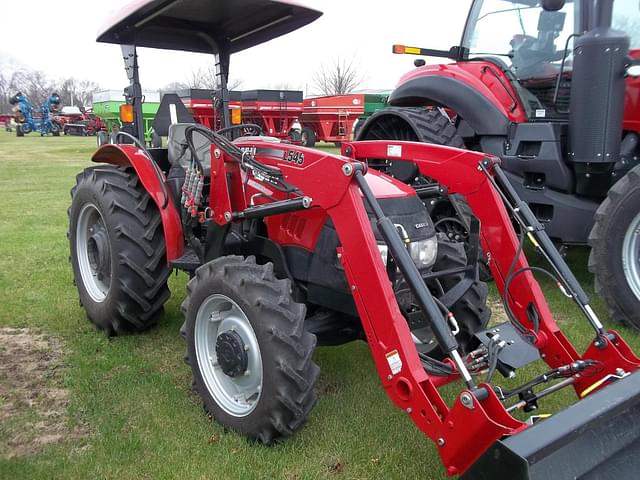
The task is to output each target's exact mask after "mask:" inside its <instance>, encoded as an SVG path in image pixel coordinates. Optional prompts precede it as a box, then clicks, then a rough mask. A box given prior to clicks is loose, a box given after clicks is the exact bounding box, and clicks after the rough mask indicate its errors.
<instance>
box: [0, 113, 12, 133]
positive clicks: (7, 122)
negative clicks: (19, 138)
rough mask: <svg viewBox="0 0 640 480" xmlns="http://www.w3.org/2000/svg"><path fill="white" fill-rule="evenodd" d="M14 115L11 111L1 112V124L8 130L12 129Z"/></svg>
mask: <svg viewBox="0 0 640 480" xmlns="http://www.w3.org/2000/svg"><path fill="white" fill-rule="evenodd" d="M12 118H13V115H12V114H11V113H0V124H2V125H4V128H5V130H6V131H7V132H10V131H11V119H12Z"/></svg>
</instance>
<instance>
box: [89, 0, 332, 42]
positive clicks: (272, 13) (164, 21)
mask: <svg viewBox="0 0 640 480" xmlns="http://www.w3.org/2000/svg"><path fill="white" fill-rule="evenodd" d="M321 15H322V12H319V11H317V10H313V9H310V8H307V7H304V6H302V5H299V4H297V3H296V2H293V1H288V0H286V1H274V0H136V1H133V2H131V3H130V4H129V5H127V6H126V7H125V8H123V9H122V10H121V11H119V12H118V13H117V14H116V15H114V16H113V17H112V18H111V19H110V20H109V22H108V23H107V24H106V25H105V27H104V28H103V29H102V31H101V33H100V34H99V35H98V38H97V41H98V42H106V43H117V44H121V45H136V46H139V47H152V48H162V49H167V50H185V51H189V52H200V53H218V52H219V51H220V50H221V49H224V50H227V51H228V53H235V52H239V51H241V50H245V49H247V48H250V47H253V46H255V45H258V44H260V43H263V42H266V41H268V40H271V39H273V38H276V37H279V36H281V35H284V34H286V33H289V32H292V31H293V30H296V29H298V28H300V27H303V26H304V25H306V24H308V23H311V22H313V21H314V20H316V19H317V18H318V17H320V16H321Z"/></svg>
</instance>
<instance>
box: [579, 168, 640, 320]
mask: <svg viewBox="0 0 640 480" xmlns="http://www.w3.org/2000/svg"><path fill="white" fill-rule="evenodd" d="M589 245H591V254H590V255H589V270H590V271H591V272H592V273H593V274H594V275H595V288H596V292H597V293H598V295H600V296H601V297H602V298H603V299H604V301H605V302H606V304H607V307H608V311H609V317H610V318H611V319H612V320H613V321H616V322H622V323H626V324H628V325H630V326H633V327H635V328H637V329H640V166H637V167H635V168H634V169H632V170H631V171H629V173H627V174H626V175H625V176H624V177H622V178H621V179H620V180H619V181H618V182H616V184H615V185H614V186H613V187H611V189H610V190H609V193H608V194H607V198H606V199H605V200H604V202H602V204H601V205H600V207H599V208H598V210H597V212H596V214H595V224H594V226H593V228H592V230H591V234H590V235H589Z"/></svg>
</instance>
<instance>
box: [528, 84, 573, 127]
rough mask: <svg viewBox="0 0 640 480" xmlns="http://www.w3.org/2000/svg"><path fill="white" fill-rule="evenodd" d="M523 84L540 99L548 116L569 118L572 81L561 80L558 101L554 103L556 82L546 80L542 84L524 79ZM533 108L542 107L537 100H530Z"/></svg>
mask: <svg viewBox="0 0 640 480" xmlns="http://www.w3.org/2000/svg"><path fill="white" fill-rule="evenodd" d="M522 86H523V87H524V88H526V89H527V90H528V91H529V92H530V93H531V94H532V95H534V96H535V97H536V98H537V99H538V101H539V102H540V103H541V104H542V107H543V108H544V109H545V110H546V118H567V116H568V115H569V101H570V98H571V81H570V80H568V79H565V80H563V81H561V82H560V88H559V89H558V101H557V102H556V104H555V105H554V104H553V95H554V93H555V90H556V85H555V82H552V83H551V84H549V83H548V82H545V83H544V84H541V83H539V82H536V81H529V82H527V81H523V82H522ZM529 103H530V106H531V108H532V110H534V111H535V110H536V109H537V108H540V106H539V105H536V104H535V102H532V101H531V102H529Z"/></svg>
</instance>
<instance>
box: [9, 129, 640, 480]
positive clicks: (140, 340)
mask: <svg viewBox="0 0 640 480" xmlns="http://www.w3.org/2000/svg"><path fill="white" fill-rule="evenodd" d="M94 145H95V139H93V138H80V137H60V138H53V137H48V138H41V137H39V136H36V135H29V136H27V137H25V138H16V137H15V134H10V133H5V132H0V305H1V306H2V309H1V310H0V326H2V327H5V326H11V327H30V328H34V329H37V330H41V331H44V332H46V333H49V334H51V335H55V336H59V337H60V338H62V339H63V340H64V342H65V344H66V346H67V349H68V351H67V352H66V361H65V365H66V369H65V375H64V377H65V384H66V386H67V387H68V388H69V389H70V392H71V405H70V418H69V422H71V423H74V424H80V423H82V424H87V425H88V427H89V429H90V431H91V435H90V436H89V437H87V438H85V439H83V440H80V441H70V442H67V443H65V444H62V445H58V446H52V447H49V448H48V449H46V450H44V451H43V452H41V453H39V454H36V455H33V456H29V457H22V458H14V459H11V460H0V478H7V479H9V478H11V479H14V478H15V479H27V478H28V479H37V478H47V479H49V478H114V479H115V478H117V479H128V478H131V479H134V478H135V479H139V478H153V479H161V478H176V477H180V478H184V479H192V478H193V479H254V478H255V479H259V478H270V479H274V480H275V479H286V480H292V479H316V478H344V479H365V478H370V479H377V478H412V477H413V478H429V479H438V478H445V476H444V473H443V469H442V468H441V466H440V461H439V458H438V456H437V453H436V450H435V448H434V447H433V445H432V444H431V443H430V442H429V441H428V440H427V439H425V437H424V435H423V434H422V433H420V432H419V431H418V429H417V428H415V427H414V426H413V424H412V423H411V422H410V421H409V419H408V418H407V416H406V414H403V413H402V412H400V411H399V410H397V409H395V408H394V407H393V406H392V404H391V402H390V401H389V400H388V399H387V398H386V396H385V394H384V391H383V389H382V388H381V387H380V382H379V380H378V379H377V375H376V372H375V369H374V368H373V364H372V361H371V357H370V355H369V352H368V349H367V346H366V345H365V344H364V343H362V342H359V343H353V344H350V345H345V346H342V347H337V348H319V349H318V350H317V353H316V355H315V359H316V362H317V363H318V364H319V365H320V367H321V369H322V375H321V379H320V385H319V401H318V404H317V406H316V407H315V409H314V410H313V412H312V414H311V418H310V420H309V423H308V424H307V426H306V427H305V428H304V429H303V430H302V431H301V432H300V433H299V434H297V435H296V436H295V437H294V438H292V439H290V440H288V441H287V442H285V443H283V444H281V445H277V446H275V447H271V448H266V447H262V446H258V445H251V444H249V443H247V442H246V441H245V440H244V439H243V438H242V437H240V436H238V435H236V434H234V433H227V432H224V431H223V429H222V428H221V427H219V426H218V425H217V424H215V423H212V422H211V421H210V420H208V419H207V418H206V417H205V416H204V414H203V412H202V409H201V406H200V401H199V399H198V398H197V397H196V396H195V395H194V394H193V393H192V392H191V390H190V383H191V380H190V372H189V370H188V367H187V366H186V365H185V364H184V362H183V360H182V355H183V350H184V346H183V342H182V340H181V339H180V337H179V335H178V330H179V328H180V325H181V323H182V315H181V313H180V310H179V304H180V302H181V301H182V299H183V297H184V295H185V289H184V285H185V276H184V275H177V276H172V277H171V280H170V288H171V291H172V293H173V295H172V297H171V300H170V301H169V302H168V304H167V306H166V316H165V318H164V320H163V321H162V322H161V324H160V325H159V327H157V328H155V329H154V330H153V331H151V332H149V333H147V334H144V335H138V336H129V337H123V338H115V339H107V338H105V337H104V336H103V335H102V334H101V333H99V332H98V331H96V330H95V329H94V328H93V327H92V326H91V325H90V324H89V323H88V322H87V320H86V317H85V315H84V312H83V310H82V309H81V308H80V307H79V305H78V298H77V293H76V291H75V288H74V286H73V284H72V274H71V269H70V267H69V263H68V260H67V259H68V255H69V253H68V244H67V238H66V230H67V214H66V211H67V207H68V205H69V198H70V197H69V189H70V188H71V186H72V185H73V184H74V179H75V175H76V174H77V173H78V172H80V171H81V170H82V169H83V168H84V167H86V166H88V165H89V164H90V162H89V157H90V155H91V153H92V151H93V150H94ZM569 261H570V263H571V265H572V267H573V268H574V270H575V271H576V273H577V275H578V278H579V279H580V280H581V281H582V282H583V285H585V287H587V290H588V291H589V293H590V294H591V295H592V296H593V291H592V288H591V284H592V278H591V276H590V275H589V273H588V272H587V271H586V267H585V265H586V252H585V251H584V250H581V249H575V250H572V251H571V252H570V255H569ZM543 286H544V288H545V291H546V293H547V295H548V299H549V301H550V303H551V305H552V308H553V310H554V311H555V312H556V314H557V318H558V321H559V323H560V324H561V326H562V327H563V328H564V329H565V331H566V332H567V333H568V334H569V336H570V337H571V339H572V340H573V341H575V342H576V343H577V345H578V347H579V348H583V346H584V345H586V343H587V342H588V341H589V340H590V339H591V331H590V329H589V327H588V326H587V324H586V322H585V321H583V319H582V318H581V317H580V316H579V315H578V313H577V310H576V309H575V308H574V307H573V306H572V305H571V304H570V303H567V302H566V301H565V300H564V297H562V295H561V294H560V293H559V292H558V291H557V290H556V289H555V288H552V286H551V285H550V284H549V283H543ZM594 304H595V307H596V310H597V311H598V313H600V315H602V316H603V318H604V317H605V314H604V309H603V308H602V304H601V303H600V302H599V301H598V300H595V301H594ZM620 330H622V332H623V334H624V335H625V336H626V338H627V339H628V340H629V341H630V342H631V343H632V345H633V346H634V348H636V349H638V350H640V338H639V337H638V334H637V333H635V332H633V331H630V330H628V329H625V328H620ZM541 368H542V367H541V366H538V367H533V368H532V369H530V371H531V372H533V371H535V370H540V369H541ZM454 391H455V388H453V387H452V388H449V389H447V392H448V394H449V396H450V395H451V393H452V392H454ZM568 399H570V396H569V395H568V392H567V393H566V394H563V395H557V396H554V397H553V398H551V399H550V400H548V401H546V402H544V403H543V405H542V410H545V411H553V410H556V409H558V408H560V407H561V406H562V404H563V403H566V401H568ZM470 441H471V439H470Z"/></svg>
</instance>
